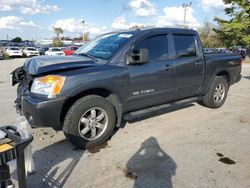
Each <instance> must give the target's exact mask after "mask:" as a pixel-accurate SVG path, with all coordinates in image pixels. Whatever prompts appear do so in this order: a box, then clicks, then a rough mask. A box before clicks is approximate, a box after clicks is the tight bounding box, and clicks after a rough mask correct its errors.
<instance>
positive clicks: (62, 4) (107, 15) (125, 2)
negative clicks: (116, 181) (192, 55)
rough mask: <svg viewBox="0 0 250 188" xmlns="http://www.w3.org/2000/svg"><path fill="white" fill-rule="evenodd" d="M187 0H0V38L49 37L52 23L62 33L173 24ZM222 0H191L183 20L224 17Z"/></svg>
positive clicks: (194, 24)
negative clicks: (61, 30)
mask: <svg viewBox="0 0 250 188" xmlns="http://www.w3.org/2000/svg"><path fill="white" fill-rule="evenodd" d="M190 1H191V0H91V1H90V0H71V1H70V0H60V1H59V0H0V40H5V39H12V38H15V37H17V36H18V37H21V38H22V39H27V40H39V39H50V38H52V37H53V36H55V34H54V32H53V28H54V27H60V28H62V29H63V30H64V34H63V35H64V36H69V37H79V36H80V35H81V34H82V33H83V24H82V20H84V31H85V32H89V33H90V34H91V36H96V35H99V34H102V33H105V32H109V31H114V30H121V29H128V28H130V27H132V26H133V25H139V26H146V27H147V26H148V27H176V26H178V25H182V24H183V17H184V9H183V8H182V4H184V3H185V4H189V2H190ZM225 7H226V5H225V4H224V3H223V0H192V4H191V6H190V7H189V8H188V9H187V14H186V15H187V16H186V24H187V25H188V26H189V27H191V28H194V29H197V28H198V27H200V26H202V25H203V23H204V21H209V22H213V19H214V17H215V16H219V17H222V18H225V17H226V16H225V14H224V11H223V9H224V8H225Z"/></svg>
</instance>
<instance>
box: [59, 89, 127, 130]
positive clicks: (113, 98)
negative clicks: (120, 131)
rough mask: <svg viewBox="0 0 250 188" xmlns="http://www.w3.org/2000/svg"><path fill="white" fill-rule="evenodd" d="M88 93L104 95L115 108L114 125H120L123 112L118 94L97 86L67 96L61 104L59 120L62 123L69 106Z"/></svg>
mask: <svg viewBox="0 0 250 188" xmlns="http://www.w3.org/2000/svg"><path fill="white" fill-rule="evenodd" d="M88 95H98V96H101V97H104V98H105V99H106V100H108V101H109V102H110V103H111V104H112V105H113V106H114V108H115V112H116V126H117V127H120V126H121V122H122V114H123V104H122V102H121V101H122V100H121V98H120V96H119V95H118V94H117V93H115V92H113V91H112V90H110V89H106V88H102V87H97V88H91V89H86V90H84V91H81V92H79V93H77V94H75V95H74V96H72V97H69V98H68V99H67V100H66V102H65V103H64V104H63V107H62V110H61V115H60V121H61V123H62V124H63V122H64V118H65V116H66V114H67V112H68V111H69V109H70V107H71V106H72V105H73V104H74V103H75V102H76V101H77V100H78V99H80V98H82V97H85V96H88Z"/></svg>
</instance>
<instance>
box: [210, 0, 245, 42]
mask: <svg viewBox="0 0 250 188" xmlns="http://www.w3.org/2000/svg"><path fill="white" fill-rule="evenodd" d="M223 1H224V3H225V4H226V5H229V6H228V7H227V8H225V13H226V14H227V15H228V16H229V17H230V19H229V20H224V19H221V18H219V17H215V21H216V22H217V23H218V25H219V27H218V28H217V29H214V31H215V32H216V33H217V34H218V36H219V38H220V39H221V40H222V41H223V43H224V45H225V46H227V47H230V46H235V45H242V46H246V45H249V44H250V3H249V0H223Z"/></svg>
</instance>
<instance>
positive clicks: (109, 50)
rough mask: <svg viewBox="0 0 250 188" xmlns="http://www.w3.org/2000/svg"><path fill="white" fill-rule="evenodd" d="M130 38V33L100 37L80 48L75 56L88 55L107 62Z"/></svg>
mask: <svg viewBox="0 0 250 188" xmlns="http://www.w3.org/2000/svg"><path fill="white" fill-rule="evenodd" d="M130 37H132V34H131V33H122V34H121V33H113V34H106V35H101V36H99V37H97V38H95V39H94V40H92V41H90V42H89V43H87V44H85V45H83V46H82V47H80V48H79V49H78V50H77V51H76V52H75V54H77V55H81V54H88V55H90V56H93V57H95V58H100V59H105V60H108V59H109V58H110V57H111V56H112V55H113V54H114V53H115V52H116V51H117V50H118V49H119V48H120V47H121V46H123V45H124V44H125V43H126V42H127V41H128V39H129V38H130Z"/></svg>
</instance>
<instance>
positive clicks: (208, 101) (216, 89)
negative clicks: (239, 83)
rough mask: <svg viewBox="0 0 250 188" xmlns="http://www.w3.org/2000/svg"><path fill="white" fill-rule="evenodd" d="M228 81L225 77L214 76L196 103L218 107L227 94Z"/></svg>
mask: <svg viewBox="0 0 250 188" xmlns="http://www.w3.org/2000/svg"><path fill="white" fill-rule="evenodd" d="M228 89H229V88H228V83H227V80H226V78H225V77H223V76H216V77H214V79H213V82H212V84H211V85H210V88H209V90H208V92H207V94H206V95H205V96H203V100H202V101H199V102H198V104H200V105H203V106H206V107H209V108H220V107H221V106H222V105H223V104H224V103H225V101H226V98H227V94H228Z"/></svg>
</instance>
